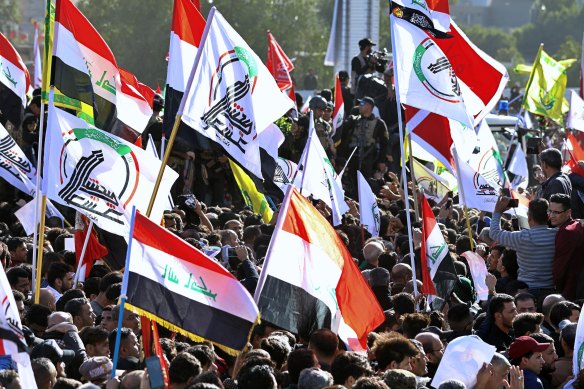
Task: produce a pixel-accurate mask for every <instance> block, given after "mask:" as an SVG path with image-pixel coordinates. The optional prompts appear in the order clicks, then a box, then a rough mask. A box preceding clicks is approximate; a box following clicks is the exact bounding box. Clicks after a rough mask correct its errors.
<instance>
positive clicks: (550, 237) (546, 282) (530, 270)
mask: <svg viewBox="0 0 584 389" xmlns="http://www.w3.org/2000/svg"><path fill="white" fill-rule="evenodd" d="M568 198H569V197H568ZM510 200H511V199H510V198H509V197H504V196H501V197H499V200H498V201H497V204H496V205H495V211H494V212H493V218H492V219H491V227H490V231H489V236H490V237H491V239H493V240H494V241H496V242H497V243H498V244H500V245H503V246H506V247H508V248H510V249H513V250H515V251H516V252H517V265H518V266H519V270H518V272H517V279H518V280H519V281H523V282H525V283H526V284H527V285H528V286H529V293H531V294H532V295H533V296H534V297H535V299H536V301H543V299H544V298H545V297H546V296H547V295H549V294H552V293H555V289H554V280H553V277H552V264H553V260H554V254H555V241H556V233H557V229H555V228H550V227H548V224H547V223H548V213H549V212H548V201H547V200H546V199H543V198H539V199H534V200H531V202H530V203H529V209H528V212H527V221H528V223H529V227H530V229H528V230H521V231H503V230H501V215H502V213H503V212H504V211H505V210H507V208H509V201H510Z"/></svg>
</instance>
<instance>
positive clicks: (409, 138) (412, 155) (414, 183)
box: [408, 134, 420, 222]
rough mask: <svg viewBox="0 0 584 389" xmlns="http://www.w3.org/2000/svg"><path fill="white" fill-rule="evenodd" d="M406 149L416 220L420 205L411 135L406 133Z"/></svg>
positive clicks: (418, 215) (418, 217) (418, 218)
mask: <svg viewBox="0 0 584 389" xmlns="http://www.w3.org/2000/svg"><path fill="white" fill-rule="evenodd" d="M408 149H409V150H408V151H409V156H410V157H409V158H408V159H409V161H408V162H409V164H410V176H411V177H412V185H413V186H414V188H413V189H414V190H413V193H412V194H413V195H414V213H415V215H416V222H417V221H418V220H420V205H419V203H418V192H417V191H416V176H415V174H414V154H413V153H412V135H411V134H409V135H408Z"/></svg>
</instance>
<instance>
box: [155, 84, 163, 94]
mask: <svg viewBox="0 0 584 389" xmlns="http://www.w3.org/2000/svg"><path fill="white" fill-rule="evenodd" d="M161 92H162V91H161V90H160V83H158V82H157V83H156V93H158V94H160V93H161Z"/></svg>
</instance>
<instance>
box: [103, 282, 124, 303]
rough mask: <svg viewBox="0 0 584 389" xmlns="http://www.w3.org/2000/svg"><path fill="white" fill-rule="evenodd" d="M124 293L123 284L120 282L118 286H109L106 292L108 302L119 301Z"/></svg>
mask: <svg viewBox="0 0 584 389" xmlns="http://www.w3.org/2000/svg"><path fill="white" fill-rule="evenodd" d="M121 293H122V283H121V282H118V283H117V284H111V285H110V286H108V288H107V290H106V291H105V298H106V299H108V301H114V302H115V301H117V300H118V298H119V297H120V294H121Z"/></svg>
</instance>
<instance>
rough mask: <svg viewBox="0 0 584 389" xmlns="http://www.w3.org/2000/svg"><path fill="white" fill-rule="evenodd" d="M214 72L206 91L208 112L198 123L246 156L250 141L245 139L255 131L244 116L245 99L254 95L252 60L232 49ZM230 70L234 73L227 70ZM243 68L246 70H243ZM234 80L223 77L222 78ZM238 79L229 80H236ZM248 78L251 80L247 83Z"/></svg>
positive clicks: (255, 72)
mask: <svg viewBox="0 0 584 389" xmlns="http://www.w3.org/2000/svg"><path fill="white" fill-rule="evenodd" d="M219 58H220V59H219V64H218V65H217V71H216V72H215V74H214V75H213V79H212V80H211V90H210V91H209V100H210V101H209V105H210V106H209V109H208V110H207V111H206V112H205V113H204V114H203V116H202V117H201V120H202V122H203V129H204V130H206V131H207V130H208V129H209V128H212V129H213V130H214V131H217V133H218V134H219V135H220V140H221V141H222V142H223V143H224V144H225V145H226V146H229V145H230V144H233V145H234V146H236V147H237V148H238V149H239V150H240V151H241V152H242V153H244V154H245V152H246V147H245V146H246V145H247V144H248V143H249V141H250V140H253V139H255V137H256V136H257V135H254V137H253V139H246V136H248V135H250V134H251V133H252V132H254V130H255V122H254V121H253V119H252V118H251V117H253V115H246V113H245V112H246V111H248V110H250V107H248V106H247V104H248V102H247V101H248V99H246V98H245V97H246V96H247V95H248V94H250V93H253V89H254V85H255V82H256V75H257V64H256V63H255V59H254V58H253V57H252V56H251V55H249V53H247V50H246V49H244V48H242V47H235V48H234V49H233V50H230V51H228V52H226V53H224V54H223V55H221V56H220V57H219ZM228 67H233V70H231V69H226V68H228ZM242 67H244V68H245V69H246V70H244V69H242ZM227 75H229V76H234V77H224V76H227ZM238 76H240V77H241V79H235V80H233V79H231V78H237V77H238ZM250 78H251V79H252V80H250Z"/></svg>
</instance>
